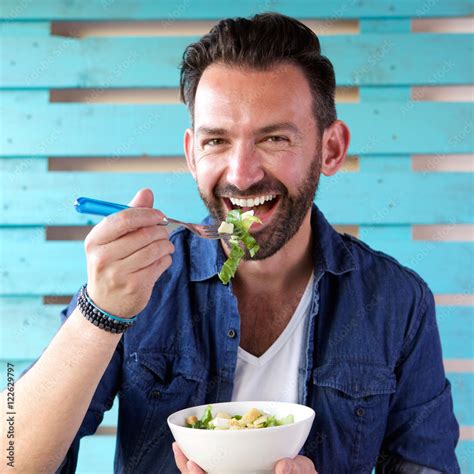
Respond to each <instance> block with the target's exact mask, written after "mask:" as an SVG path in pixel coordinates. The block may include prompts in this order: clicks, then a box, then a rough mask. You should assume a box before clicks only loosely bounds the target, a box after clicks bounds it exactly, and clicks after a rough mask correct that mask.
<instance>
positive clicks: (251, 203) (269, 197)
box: [229, 194, 276, 207]
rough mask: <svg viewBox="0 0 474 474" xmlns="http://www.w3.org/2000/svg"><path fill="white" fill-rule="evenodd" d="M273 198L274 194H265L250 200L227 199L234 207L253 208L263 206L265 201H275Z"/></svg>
mask: <svg viewBox="0 0 474 474" xmlns="http://www.w3.org/2000/svg"><path fill="white" fill-rule="evenodd" d="M275 197H276V195H275V194H267V195H265V196H257V197H255V198H251V199H238V198H229V199H230V202H231V203H232V204H233V205H234V206H239V207H254V206H259V205H260V204H263V203H264V202H266V201H271V200H272V199H275Z"/></svg>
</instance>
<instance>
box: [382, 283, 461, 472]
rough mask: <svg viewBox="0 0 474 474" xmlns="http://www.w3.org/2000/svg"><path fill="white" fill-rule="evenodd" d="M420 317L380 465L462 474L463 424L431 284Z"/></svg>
mask: <svg viewBox="0 0 474 474" xmlns="http://www.w3.org/2000/svg"><path fill="white" fill-rule="evenodd" d="M416 313H417V314H416V315H415V316H414V317H415V319H414V320H413V324H412V325H411V328H410V330H409V332H408V334H407V336H406V341H405V343H404V346H403V349H402V356H401V358H400V360H399V362H398V366H397V367H396V376H397V391H396V393H395V394H394V395H393V397H392V400H391V405H390V413H389V417H388V421H387V428H386V436H385V439H384V443H383V447H382V452H381V455H380V458H379V464H385V463H390V461H391V460H393V459H400V460H404V461H407V462H411V463H414V464H417V465H419V466H425V467H427V468H431V469H433V470H437V471H441V472H447V473H459V472H460V470H459V465H458V462H457V460H456V455H455V453H454V450H455V447H456V444H457V441H458V438H459V426H458V423H457V421H456V418H455V416H454V412H453V401H452V397H451V385H450V383H449V381H448V380H447V379H446V376H445V373H444V367H443V359H442V351H441V342H440V337H439V331H438V326H437V324H436V312H435V302H434V297H433V294H432V292H431V291H430V289H429V288H428V287H427V286H426V285H423V297H422V301H421V303H420V305H419V310H418V311H416ZM392 458H393V459H392ZM379 467H381V466H379ZM378 472H380V471H378ZM383 472H384V471H383ZM387 472H389V471H387ZM397 472H398V471H397ZM400 472H401V471H400Z"/></svg>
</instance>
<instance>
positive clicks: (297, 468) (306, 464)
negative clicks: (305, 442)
mask: <svg viewBox="0 0 474 474" xmlns="http://www.w3.org/2000/svg"><path fill="white" fill-rule="evenodd" d="M275 474H317V472H316V469H315V467H314V464H313V461H311V459H309V458H307V457H306V456H296V458H294V459H282V460H280V461H278V463H277V465H276V466H275Z"/></svg>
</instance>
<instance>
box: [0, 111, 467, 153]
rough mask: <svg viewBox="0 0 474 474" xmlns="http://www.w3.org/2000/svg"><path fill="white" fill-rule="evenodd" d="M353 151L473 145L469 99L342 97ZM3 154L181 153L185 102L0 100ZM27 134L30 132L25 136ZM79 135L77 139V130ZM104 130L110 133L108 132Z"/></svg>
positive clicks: (460, 149)
mask: <svg viewBox="0 0 474 474" xmlns="http://www.w3.org/2000/svg"><path fill="white" fill-rule="evenodd" d="M337 109H338V114H339V117H340V118H341V119H342V120H345V121H346V122H347V124H348V125H349V127H350V128H351V131H352V142H351V145H350V149H349V152H350V153H351V154H356V155H357V154H364V155H366V154H387V153H388V154H413V153H470V152H471V150H472V146H473V144H472V140H471V132H472V117H473V113H474V105H473V104H472V103H436V102H414V103H411V105H407V104H406V103H402V104H398V103H393V102H385V103H383V102H380V103H377V102H373V103H367V104H340V105H339V106H338V107H337ZM0 113H2V114H3V116H5V117H8V118H9V119H8V121H4V123H3V124H2V126H3V131H2V134H1V136H0V155H1V156H31V155H46V156H63V155H70V156H83V155H95V156H99V155H103V156H108V155H114V156H117V155H137V154H138V155H139V154H143V153H146V154H150V155H180V154H182V150H183V148H182V140H183V133H184V130H185V128H186V127H188V125H189V118H188V114H187V111H186V109H185V107H184V105H181V104H179V105H178V104H176V105H120V106H119V105H104V104H96V105H90V104H89V105H86V104H51V105H47V106H39V105H38V106H37V107H34V108H33V109H32V108H31V107H26V106H25V107H23V106H19V105H18V106H16V107H12V106H9V105H8V104H7V105H1V107H0ZM25 136H27V137H28V140H25ZM79 136H80V140H79V139H78V137H79ZM104 137H107V140H104Z"/></svg>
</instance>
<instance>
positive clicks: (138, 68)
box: [0, 23, 474, 88]
mask: <svg viewBox="0 0 474 474" xmlns="http://www.w3.org/2000/svg"><path fill="white" fill-rule="evenodd" d="M23 28H24V29H25V30H26V34H25V35H24V36H23V34H22V35H20V36H19V35H18V31H17V30H18V26H16V27H15V28H14V29H13V28H12V34H9V27H8V25H7V26H6V27H4V28H3V33H0V34H1V35H2V55H1V59H0V87H2V88H19V87H22V88H41V87H42V88H69V87H107V88H110V87H177V86H178V82H179V69H178V66H179V63H180V62H181V57H182V54H183V51H184V49H185V47H186V46H187V45H188V44H189V43H191V42H193V41H195V40H197V39H198V36H190V37H182V36H180V37H176V36H174V37H171V36H168V37H128V38H126V37H122V38H120V37H113V38H103V37H98V38H84V39H75V38H65V37H57V36H47V35H46V34H44V32H43V33H41V32H38V36H37V37H35V36H33V35H32V34H31V33H28V31H27V30H28V28H29V25H28V24H26V25H25V26H24V27H23ZM33 28H34V29H35V31H37V30H38V25H36V24H34V25H33ZM44 28H45V30H47V29H49V25H48V24H47V23H45V24H44ZM13 33H14V34H13ZM321 45H322V50H323V53H324V54H325V55H327V56H328V57H329V58H331V61H332V62H333V64H334V67H335V70H336V73H337V75H336V77H337V82H338V85H339V86H353V85H372V86H373V85H397V86H400V85H423V84H433V83H435V84H469V83H470V82H471V81H472V70H471V69H472V68H471V64H470V63H469V61H466V60H465V57H466V56H467V57H469V56H472V55H473V52H474V51H473V50H474V44H473V41H472V37H471V35H468V34H456V35H438V34H431V33H418V34H416V35H414V34H411V33H396V34H393V33H390V34H387V33H385V34H377V33H375V34H364V35H336V36H326V37H325V36H322V37H321ZM407 51H409V52H410V54H407ZM412 64H416V67H411V65H412Z"/></svg>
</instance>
